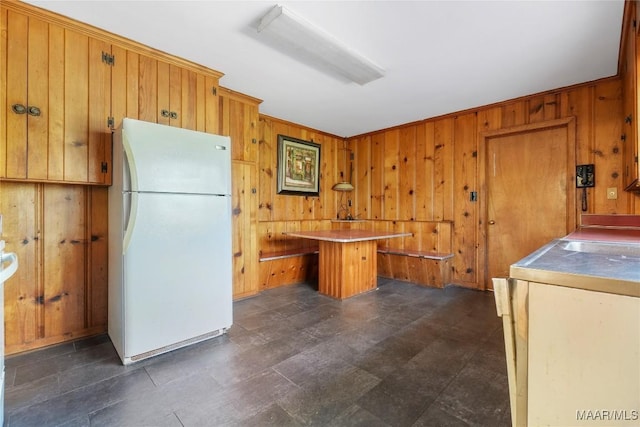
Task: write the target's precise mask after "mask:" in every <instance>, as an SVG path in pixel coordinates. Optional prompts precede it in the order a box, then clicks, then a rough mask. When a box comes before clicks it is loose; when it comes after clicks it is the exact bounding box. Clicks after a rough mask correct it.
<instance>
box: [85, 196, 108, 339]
mask: <svg viewBox="0 0 640 427" xmlns="http://www.w3.org/2000/svg"><path fill="white" fill-rule="evenodd" d="M88 197H89V199H88V200H87V202H88V206H87V211H88V212H87V215H88V220H89V223H88V224H87V231H88V233H87V236H86V239H87V242H88V243H89V244H88V247H87V264H88V266H87V273H88V275H87V327H89V328H99V330H106V328H107V311H108V298H107V289H108V276H107V273H108V270H109V264H108V260H109V259H108V255H107V254H108V252H109V242H108V236H109V227H108V223H109V218H108V216H107V212H108V209H107V205H108V201H109V189H108V188H106V187H90V188H89V189H88Z"/></svg>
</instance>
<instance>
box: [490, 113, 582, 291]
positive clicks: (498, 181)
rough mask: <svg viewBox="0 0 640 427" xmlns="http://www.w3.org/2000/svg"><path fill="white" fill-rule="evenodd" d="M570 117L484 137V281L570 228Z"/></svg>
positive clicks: (572, 215)
mask: <svg viewBox="0 0 640 427" xmlns="http://www.w3.org/2000/svg"><path fill="white" fill-rule="evenodd" d="M572 125H573V121H571V120H570V121H569V122H567V121H566V120H562V121H554V122H551V123H549V124H547V125H544V124H543V125H542V126H541V125H533V126H532V125H529V126H524V127H520V128H514V129H512V130H510V131H506V132H505V131H501V132H498V133H494V134H492V135H490V136H489V135H488V136H485V139H484V145H485V157H484V173H485V186H486V216H485V219H486V229H485V230H486V242H487V252H486V265H487V267H486V271H487V274H486V275H485V286H486V287H487V288H488V289H491V288H492V283H491V279H492V278H494V277H509V268H510V266H511V264H513V263H515V262H516V261H518V260H520V259H522V258H523V257H525V256H526V255H528V254H530V253H531V252H533V251H534V250H536V249H538V248H539V247H541V246H543V245H544V244H546V243H548V242H550V241H551V240H553V239H554V238H558V237H563V236H565V235H566V234H568V233H569V232H570V231H571V230H572V229H573V228H574V227H575V209H574V207H575V190H574V185H572V184H573V172H572V168H573V165H575V148H574V147H575V140H574V139H575V136H574V133H573V130H572V129H573V127H572Z"/></svg>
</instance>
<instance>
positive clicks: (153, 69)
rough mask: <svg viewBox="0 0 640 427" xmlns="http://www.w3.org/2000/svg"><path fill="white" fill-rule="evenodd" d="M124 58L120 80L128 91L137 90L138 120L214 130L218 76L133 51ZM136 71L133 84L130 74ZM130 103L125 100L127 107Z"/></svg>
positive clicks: (216, 114) (129, 115) (120, 90)
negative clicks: (136, 76)
mask: <svg viewBox="0 0 640 427" xmlns="http://www.w3.org/2000/svg"><path fill="white" fill-rule="evenodd" d="M120 55H122V54H120ZM124 60H125V64H126V65H125V66H124V67H126V71H124V70H121V73H124V74H122V77H121V78H120V79H119V80H120V81H121V82H123V83H124V82H127V83H126V90H127V93H136V92H137V94H138V97H137V101H136V102H137V105H138V111H137V118H138V119H139V120H144V121H148V122H155V123H160V124H163V125H168V126H176V127H181V128H184V129H192V130H200V131H203V132H209V133H217V131H218V107H217V104H218V99H217V84H218V82H217V80H218V79H217V78H213V77H210V76H206V75H204V74H198V73H197V72H195V71H192V70H190V69H187V68H183V67H180V66H178V65H175V64H170V63H168V62H164V61H161V60H157V59H155V58H152V57H148V56H144V55H138V54H135V53H132V52H126V57H125V58H124ZM118 66H121V65H118ZM136 72H137V75H138V85H137V87H133V86H134V85H132V84H131V81H130V78H131V76H132V75H133V74H134V73H136ZM125 75H126V77H125ZM130 91H133V92H130ZM119 92H120V93H122V89H119ZM131 104H132V103H131V102H129V101H128V102H127V103H126V105H127V110H130V108H129V106H130V105H131ZM122 109H123V108H119V110H122ZM132 116H133V114H131V112H130V111H128V112H127V117H131V118H136V117H132Z"/></svg>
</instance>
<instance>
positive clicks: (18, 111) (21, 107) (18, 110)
mask: <svg viewBox="0 0 640 427" xmlns="http://www.w3.org/2000/svg"><path fill="white" fill-rule="evenodd" d="M11 109H12V110H13V112H14V113H16V114H24V113H26V112H27V107H25V106H24V105H22V104H13V105H12V106H11Z"/></svg>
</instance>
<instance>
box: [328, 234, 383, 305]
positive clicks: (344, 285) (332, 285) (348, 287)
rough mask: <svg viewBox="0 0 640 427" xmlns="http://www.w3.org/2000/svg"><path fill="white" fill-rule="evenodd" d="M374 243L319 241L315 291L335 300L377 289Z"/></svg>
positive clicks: (375, 245) (371, 241) (370, 241)
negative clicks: (316, 289) (316, 286)
mask: <svg viewBox="0 0 640 427" xmlns="http://www.w3.org/2000/svg"><path fill="white" fill-rule="evenodd" d="M376 247H377V244H376V242H375V241H374V240H368V241H361V242H350V243H341V242H327V241H320V253H319V255H318V257H319V261H318V292H320V293H321V294H324V295H328V296H330V297H333V298H337V299H345V298H349V297H351V296H354V295H357V294H360V293H363V292H367V291H370V290H373V289H375V288H376V287H377V279H376V270H377V261H376V255H377V253H376Z"/></svg>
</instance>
